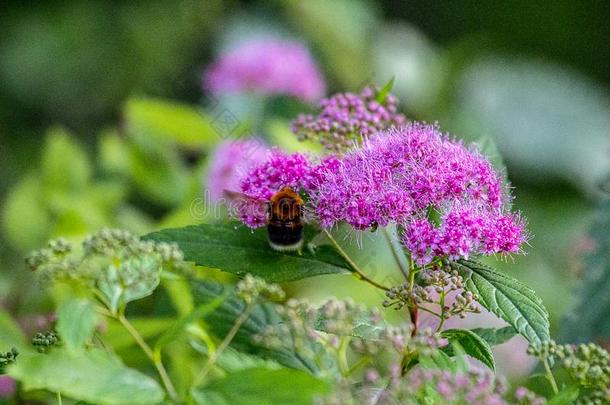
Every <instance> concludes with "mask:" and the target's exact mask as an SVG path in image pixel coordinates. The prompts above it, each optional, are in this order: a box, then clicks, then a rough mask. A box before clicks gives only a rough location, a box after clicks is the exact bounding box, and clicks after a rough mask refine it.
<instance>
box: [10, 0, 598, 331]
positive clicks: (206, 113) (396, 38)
mask: <svg viewBox="0 0 610 405" xmlns="http://www.w3.org/2000/svg"><path fill="white" fill-rule="evenodd" d="M609 19H610V3H608V2H604V1H569V0H562V1H553V2H549V1H544V0H529V1H525V0H514V1H506V2H480V1H468V0H454V1H426V2H422V1H365V0H355V1H352V0H339V1H332V2H330V1H324V0H309V1H292V0H285V1H279V0H277V1H215V0H209V1H190V0H178V1H175V2H164V1H158V0H152V1H147V2H114V1H113V2H109V1H50V2H45V3H44V5H37V6H34V5H29V6H24V5H23V4H22V3H21V2H8V3H5V5H4V7H3V11H2V13H0V205H1V214H2V221H1V224H2V226H1V232H0V305H2V306H3V307H4V308H6V309H7V310H8V311H10V312H11V313H12V314H13V315H14V316H17V317H19V319H21V321H22V324H23V325H24V327H26V328H28V327H30V326H29V322H30V321H29V319H30V318H31V317H32V316H34V315H36V314H42V313H45V311H46V309H47V304H48V303H47V302H46V298H45V297H44V296H43V295H42V294H41V289H40V288H39V287H38V286H37V285H36V284H35V283H32V282H31V280H32V279H33V278H32V277H31V274H29V273H28V272H27V271H26V269H25V266H24V264H23V259H22V257H23V256H24V254H25V253H27V252H28V251H29V250H30V249H33V248H37V247H40V246H41V245H42V244H43V243H45V241H46V240H47V239H48V238H51V237H56V236H59V235H63V236H67V237H69V238H72V239H75V240H78V239H79V238H81V237H82V236H83V235H85V234H86V233H89V232H91V231H93V230H96V229H99V228H101V227H104V226H113V227H122V228H127V229H129V230H132V231H134V232H137V233H145V232H148V231H151V230H153V229H156V228H159V227H166V226H178V225H185V224H190V223H194V222H198V221H201V220H205V219H206V218H205V216H204V217H198V218H194V216H193V211H192V209H191V208H192V205H193V201H194V200H195V199H196V198H198V197H199V196H200V194H201V189H202V178H203V172H204V170H205V166H206V158H207V156H208V155H209V153H210V152H211V151H212V150H213V147H214V145H215V144H216V143H217V142H218V141H219V139H220V138H219V136H218V134H217V133H216V132H215V131H214V129H213V127H212V124H213V120H214V114H216V113H217V111H216V110H214V109H213V108H211V107H212V105H211V104H210V102H209V99H208V98H207V95H206V94H204V92H203V91H202V89H201V85H200V81H201V72H202V70H203V69H204V68H205V67H206V66H207V65H208V64H209V63H210V62H211V61H212V60H213V59H214V57H215V56H216V55H218V53H219V52H221V50H222V49H223V48H225V47H226V46H227V45H228V44H231V43H234V42H236V41H240V40H243V39H247V38H249V37H253V36H256V35H257V34H261V35H262V34H265V35H270V34H271V35H275V36H278V37H284V38H291V39H296V40H300V41H302V42H304V43H305V44H307V45H308V46H309V47H310V49H311V50H312V53H313V55H314V56H315V58H316V60H317V62H318V63H319V65H320V68H321V69H322V71H323V72H324V74H325V75H326V80H327V83H328V94H332V93H333V92H335V91H346V90H349V91H356V90H358V89H359V88H360V87H361V86H362V85H363V84H364V83H366V82H370V81H373V82H376V83H378V84H383V83H385V82H386V81H387V80H388V79H389V78H390V77H392V76H394V77H395V78H396V84H395V88H394V92H395V93H396V94H397V96H398V97H399V98H400V100H401V105H402V108H403V110H404V112H405V113H406V114H407V116H408V117H409V118H412V119H419V120H426V121H438V122H439V124H440V125H441V127H442V128H443V129H444V130H448V131H451V132H452V133H454V134H456V136H460V137H463V138H464V139H466V140H469V141H475V140H476V141H480V142H483V143H485V145H486V146H485V148H486V150H487V151H488V152H489V153H495V152H494V149H495V148H497V150H499V152H500V154H501V156H502V158H503V160H504V163H505V164H506V166H507V168H508V174H509V178H510V180H511V182H512V184H513V185H514V187H515V196H516V200H515V206H516V208H518V209H520V210H521V211H522V212H523V214H524V216H525V217H526V218H528V221H529V229H530V232H531V233H532V235H533V238H532V240H531V242H530V245H531V246H529V247H528V249H527V251H528V255H527V256H525V257H515V258H514V261H513V260H509V262H508V263H500V264H499V265H500V266H501V267H502V268H504V269H506V271H510V272H511V273H513V274H514V275H515V276H516V277H518V278H520V279H521V280H523V281H525V282H526V283H529V284H530V285H531V286H533V287H534V289H535V290H536V291H537V292H538V293H539V295H540V296H541V297H542V298H543V300H544V301H545V304H546V305H547V307H548V308H549V310H550V312H551V314H552V318H553V319H552V322H553V327H554V331H555V332H556V333H557V331H558V329H559V327H560V326H561V324H562V322H561V319H562V318H563V316H564V314H565V313H566V311H568V310H569V308H570V307H571V305H572V303H571V302H572V299H571V298H569V297H570V296H571V293H572V291H573V290H574V287H575V286H576V284H577V280H578V278H579V277H580V275H581V274H582V272H585V271H586V270H587V268H586V266H584V265H583V264H582V261H581V260H580V256H581V255H582V254H583V253H586V252H587V251H588V250H590V245H591V243H590V241H589V239H588V238H587V236H586V230H587V228H588V227H589V226H590V224H591V223H592V222H593V221H594V217H595V213H596V210H597V205H598V204H599V202H600V201H602V200H603V198H604V191H603V189H602V187H600V184H602V183H603V182H604V179H606V178H607V175H608V173H610V97H609V93H608V89H609V85H610V46H609V45H608V39H609V38H610V24H608V21H609ZM225 102H226V103H227V104H226V105H228V106H230V108H231V111H233V112H234V113H235V115H236V116H238V118H239V119H240V121H242V123H244V125H247V123H248V122H249V120H250V118H251V117H249V116H248V114H249V112H248V109H247V108H243V100H242V104H240V102H239V100H238V101H235V100H233V101H225ZM280 104H281V103H270V106H269V108H267V109H266V110H265V114H266V116H267V119H266V121H265V122H266V123H265V124H264V125H263V127H262V128H259V129H260V130H262V131H263V132H265V133H264V135H265V136H266V137H268V138H270V139H273V140H274V141H276V142H278V143H280V144H281V145H283V146H284V147H288V148H291V147H294V140H293V139H292V138H291V135H290V134H289V132H288V130H287V128H288V123H289V118H290V117H291V115H290V114H287V113H286V111H285V108H279V107H278V105H280ZM250 113H251V111H250ZM495 156H497V155H495ZM371 243H374V241H372V242H371ZM375 266H376V267H375ZM370 267H371V268H373V270H375V269H376V268H381V267H383V266H382V265H381V264H379V263H377V264H375V263H373V264H371V265H370ZM375 271H376V270H375ZM313 283H314V284H312V282H303V283H296V284H294V285H293V286H288V288H291V290H292V291H293V292H294V293H300V294H304V295H307V294H312V296H320V295H321V294H333V295H338V296H344V295H356V294H360V293H361V291H362V287H361V286H359V285H355V284H354V283H353V282H352V280H351V279H349V280H346V278H341V277H326V278H323V279H318V280H315V281H313ZM321 283H323V284H324V285H323V287H324V288H321V286H320V285H321ZM314 290H315V291H316V293H315V294H314V292H313V291H314ZM316 294H317V295H316ZM378 300H379V297H377V296H373V297H370V298H369V302H371V303H378ZM573 332H574V333H572V335H571V336H572V338H574V339H575V338H576V337H575V336H578V331H573ZM600 333H601V332H600ZM568 335H570V333H568ZM591 337H593V338H596V339H602V340H603V339H604V338H605V337H607V335H605V336H603V333H602V334H601V335H599V336H598V335H596V334H595V333H592V336H591Z"/></svg>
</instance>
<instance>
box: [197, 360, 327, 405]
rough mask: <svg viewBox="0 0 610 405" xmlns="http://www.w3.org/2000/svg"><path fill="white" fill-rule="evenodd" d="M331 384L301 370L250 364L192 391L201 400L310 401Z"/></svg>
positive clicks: (267, 404)
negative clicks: (260, 366)
mask: <svg viewBox="0 0 610 405" xmlns="http://www.w3.org/2000/svg"><path fill="white" fill-rule="evenodd" d="M329 390H330V386H329V384H328V383H327V382H325V381H323V380H320V379H318V378H316V377H314V376H312V375H311V374H308V373H305V372H303V371H300V370H290V369H279V370H275V369H267V368H250V369H246V370H243V371H239V372H237V373H233V374H229V375H228V376H227V377H225V378H222V379H220V380H216V381H212V382H211V383H210V384H208V385H206V386H205V387H204V388H201V389H199V390H197V391H195V392H194V393H193V397H194V398H195V401H196V402H197V403H198V404H241V405H249V404H252V405H279V404H291V405H300V404H302V405H310V404H312V403H313V401H314V399H315V398H316V397H321V396H323V395H324V394H326V393H328V392H329Z"/></svg>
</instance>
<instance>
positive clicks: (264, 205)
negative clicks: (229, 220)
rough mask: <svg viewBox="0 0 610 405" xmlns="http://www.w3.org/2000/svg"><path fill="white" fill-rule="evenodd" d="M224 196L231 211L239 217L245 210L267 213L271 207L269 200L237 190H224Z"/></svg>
mask: <svg viewBox="0 0 610 405" xmlns="http://www.w3.org/2000/svg"><path fill="white" fill-rule="evenodd" d="M223 196H224V198H225V200H226V201H225V203H226V206H227V208H228V210H229V213H230V214H231V215H233V216H236V217H239V215H240V214H241V213H243V212H244V210H247V211H249V212H251V213H257V212H258V213H266V212H267V210H268V207H269V201H265V200H263V199H260V198H256V197H251V196H249V195H247V194H244V193H240V192H237V191H231V190H223Z"/></svg>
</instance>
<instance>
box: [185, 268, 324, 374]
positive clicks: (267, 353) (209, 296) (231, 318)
mask: <svg viewBox="0 0 610 405" xmlns="http://www.w3.org/2000/svg"><path fill="white" fill-rule="evenodd" d="M191 285H192V292H193V298H194V301H195V304H196V305H205V304H208V303H210V302H213V301H214V300H215V299H216V298H217V297H219V296H223V295H225V294H228V295H229V296H228V298H227V299H226V300H224V301H223V302H222V304H221V305H220V306H219V307H218V308H217V309H216V310H215V311H214V312H212V313H210V314H208V315H206V316H204V320H205V322H206V324H207V325H208V327H209V332H210V333H212V334H214V335H215V336H216V337H217V338H218V339H224V337H225V336H226V335H227V333H229V330H230V329H231V327H232V326H233V324H234V323H235V320H236V319H237V318H238V317H239V316H240V315H241V313H242V312H243V311H244V308H245V304H244V302H243V301H242V300H241V299H239V298H237V297H236V296H235V294H233V292H232V291H231V290H232V287H230V286H226V285H223V284H219V283H214V282H211V281H196V280H193V281H192V282H191ZM282 322H283V320H282V318H281V317H280V316H279V315H278V313H277V311H276V309H275V305H273V304H270V303H263V304H257V305H256V306H255V308H254V310H253V311H252V313H251V315H250V316H249V317H248V319H247V320H246V321H245V322H244V323H243V325H242V327H241V328H240V329H239V331H238V332H237V334H236V335H235V338H233V340H232V341H231V347H233V348H235V349H236V350H239V351H243V352H246V353H250V354H256V355H258V356H260V357H263V358H267V359H271V360H275V361H277V362H278V363H280V364H282V365H284V366H286V367H290V368H297V369H304V370H309V371H311V372H314V373H315V372H317V371H318V366H317V365H316V364H315V363H313V362H312V361H311V360H310V359H308V358H306V357H303V356H301V355H300V354H299V352H298V351H297V350H296V349H295V347H294V342H293V341H292V339H291V337H290V336H286V339H285V340H283V343H284V345H283V346H282V347H280V348H273V349H269V348H266V347H264V346H261V345H259V344H257V343H255V342H254V341H253V337H254V336H255V335H257V334H259V333H261V332H263V331H264V330H265V329H266V328H267V327H270V326H277V325H279V324H281V323H282Z"/></svg>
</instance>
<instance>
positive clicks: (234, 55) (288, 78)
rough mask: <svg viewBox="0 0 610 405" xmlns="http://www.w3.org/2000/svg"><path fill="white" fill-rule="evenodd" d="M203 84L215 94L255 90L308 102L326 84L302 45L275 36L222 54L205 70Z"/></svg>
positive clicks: (319, 96) (319, 93)
mask: <svg viewBox="0 0 610 405" xmlns="http://www.w3.org/2000/svg"><path fill="white" fill-rule="evenodd" d="M203 86H204V88H205V89H207V90H209V91H211V92H212V93H216V94H218V93H231V92H243V91H254V92H258V93H261V94H264V95H290V96H294V97H297V98H300V99H302V100H304V101H307V102H314V101H316V100H318V99H320V98H321V97H323V96H324V92H325V87H326V85H325V83H324V79H323V76H322V74H321V73H320V71H319V70H318V67H317V66H316V64H315V62H314V60H313V59H312V57H311V55H310V53H309V51H308V50H307V48H306V47H305V46H304V45H302V44H301V43H298V42H291V41H285V40H274V39H258V40H253V41H249V42H246V43H243V44H242V45H240V46H238V47H237V48H234V49H232V50H230V51H228V52H226V53H225V54H223V55H221V56H220V58H219V59H218V60H217V61H216V62H215V63H214V64H213V65H212V66H211V67H210V68H209V69H208V70H207V71H206V72H205V73H204V77H203Z"/></svg>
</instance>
